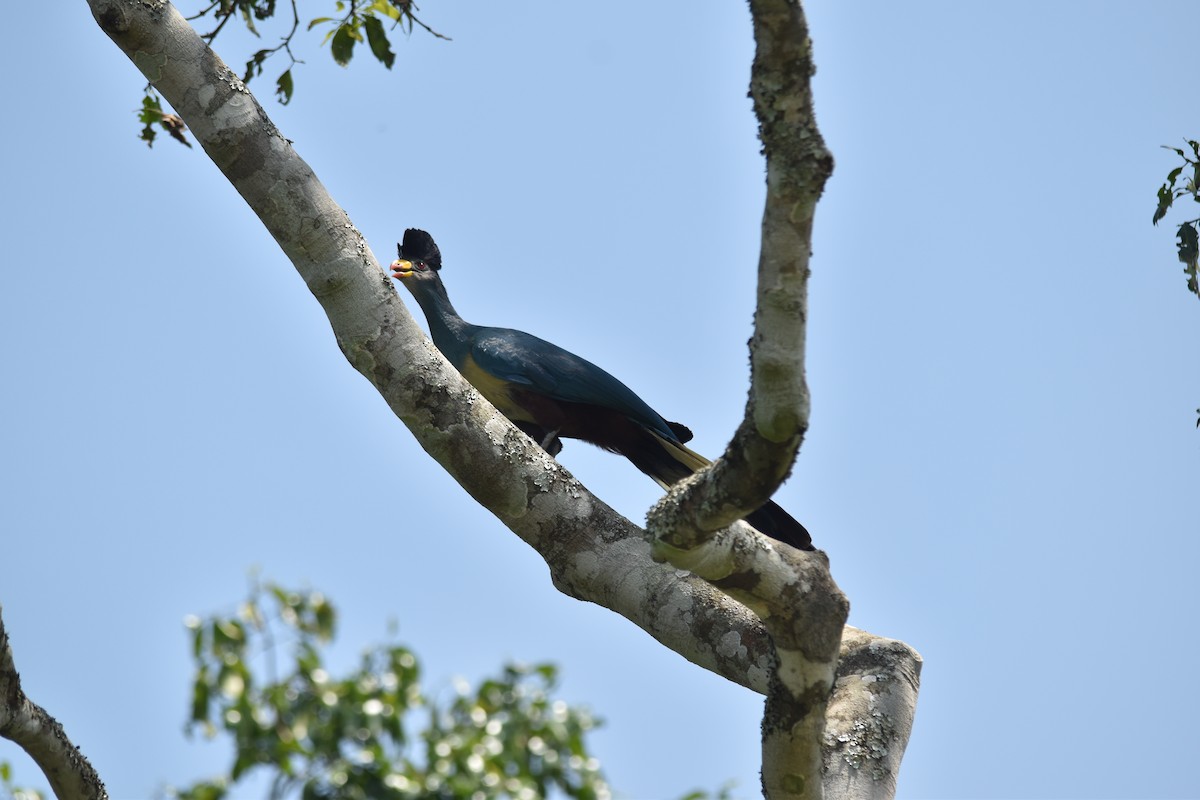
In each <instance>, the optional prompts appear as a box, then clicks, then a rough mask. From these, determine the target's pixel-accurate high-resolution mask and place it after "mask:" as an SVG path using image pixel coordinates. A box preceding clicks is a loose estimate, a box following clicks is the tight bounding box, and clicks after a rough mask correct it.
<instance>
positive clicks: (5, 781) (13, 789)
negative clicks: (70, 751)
mask: <svg viewBox="0 0 1200 800" xmlns="http://www.w3.org/2000/svg"><path fill="white" fill-rule="evenodd" d="M0 800H46V795H44V794H42V793H41V792H39V791H37V790H36V789H24V788H21V787H19V786H17V785H15V784H14V783H13V772H12V765H11V764H9V763H8V762H7V761H0Z"/></svg>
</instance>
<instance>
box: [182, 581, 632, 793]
mask: <svg viewBox="0 0 1200 800" xmlns="http://www.w3.org/2000/svg"><path fill="white" fill-rule="evenodd" d="M186 624H187V626H188V628H189V629H190V631H191V637H192V656H193V659H194V661H195V666H196V676H195V679H194V681H193V684H192V712H191V721H190V722H189V730H190V731H194V730H197V729H199V730H201V731H203V732H204V733H205V734H206V735H207V736H209V737H213V736H217V735H219V734H224V735H227V736H229V737H231V739H232V741H233V745H234V759H233V763H232V765H231V766H230V769H229V772H228V774H227V775H224V776H221V777H219V778H216V779H214V780H209V781H202V782H200V783H197V784H194V785H192V786H190V787H187V788H183V789H175V790H173V791H172V795H173V796H175V797H178V798H181V800H220V798H224V797H227V796H230V792H232V790H233V787H234V786H235V784H237V783H238V782H239V781H241V780H242V779H244V778H246V777H247V776H248V775H250V774H251V772H253V771H255V770H260V769H261V770H266V771H267V772H268V773H269V774H270V776H271V790H270V796H271V797H272V798H280V797H284V796H295V795H296V794H297V793H298V795H299V797H301V798H303V800H324V799H325V798H347V799H352V798H364V800H365V799H366V798H373V799H382V798H422V800H425V799H429V800H437V799H438V798H443V799H445V800H449V798H471V799H472V800H476V798H477V799H478V800H488V799H489V798H530V800H533V798H543V797H547V796H551V795H552V794H554V795H557V796H562V797H569V798H579V800H603V799H604V798H608V797H610V796H611V795H610V793H609V790H608V786H607V784H606V783H605V781H604V779H603V777H602V775H601V773H600V768H599V762H598V761H597V760H596V759H595V758H594V757H592V756H590V755H589V754H588V750H587V743H586V739H585V737H586V734H587V732H588V731H589V730H591V729H592V728H593V727H595V725H596V724H597V722H596V720H595V719H593V718H592V716H591V715H590V714H589V713H588V712H587V711H586V710H584V709H580V708H573V707H571V706H569V705H567V703H565V702H563V701H562V700H555V699H553V693H554V690H555V688H556V687H557V670H556V668H555V667H554V666H552V665H549V664H540V665H536V666H520V665H513V664H510V665H507V666H505V667H504V668H503V670H502V671H501V673H500V675H498V676H496V677H494V678H490V679H487V680H484V681H483V682H482V683H480V684H479V686H478V687H477V688H476V689H474V690H473V691H472V690H470V689H468V688H466V687H465V686H464V687H460V688H459V689H458V690H457V691H456V693H455V695H454V697H453V698H452V699H450V700H449V701H448V702H439V701H437V700H433V699H430V698H429V697H427V696H426V695H425V694H424V693H423V692H422V691H421V688H420V684H419V678H420V667H419V665H418V662H417V659H416V656H415V655H414V654H413V653H412V651H411V650H409V649H408V648H406V647H404V646H402V645H399V644H395V643H392V644H385V645H381V646H377V647H373V648H371V649H369V650H367V651H366V652H365V653H364V654H363V656H362V658H361V661H360V662H359V664H358V666H357V667H356V668H355V669H354V670H352V671H351V672H350V673H349V674H347V675H345V676H344V677H341V678H336V677H334V676H333V675H331V674H330V673H329V672H328V671H327V670H326V668H325V667H324V666H323V664H324V661H323V655H324V653H323V650H324V648H325V647H326V646H327V645H328V644H329V643H330V642H331V641H332V640H333V637H334V630H335V624H336V613H335V611H334V608H333V606H332V605H331V604H330V603H329V602H328V600H326V599H325V598H324V597H323V596H322V595H321V594H320V593H318V592H312V591H309V592H297V591H291V590H288V589H283V588H281V587H279V586H276V585H274V584H267V585H264V586H256V587H255V588H254V590H253V591H252V593H251V596H250V598H249V599H248V600H247V601H246V602H245V603H244V604H243V605H242V606H241V608H240V609H239V610H238V611H237V613H236V614H235V615H233V616H212V617H209V618H207V619H204V620H201V619H197V618H194V617H189V618H188V620H187V621H186ZM284 640H286V641H287V643H288V649H289V650H290V656H289V658H288V663H287V665H286V668H285V670H284V671H282V672H281V671H280V669H279V665H278V664H277V663H276V660H277V659H278V658H279V656H280V649H281V647H280V645H281V644H282V642H283V641H284ZM263 672H265V677H264V676H263V674H262V673H263ZM421 720H423V721H424V725H423V726H422V727H419V728H418V726H417V723H418V722H419V721H421Z"/></svg>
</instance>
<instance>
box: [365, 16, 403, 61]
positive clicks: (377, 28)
mask: <svg viewBox="0 0 1200 800" xmlns="http://www.w3.org/2000/svg"><path fill="white" fill-rule="evenodd" d="M363 25H364V27H365V28H366V29H367V41H368V42H369V43H370V45H371V52H372V53H374V54H375V58H377V59H379V60H380V61H381V62H382V63H383V65H384V66H385V67H387V68H388V69H391V68H392V64H393V63H395V61H396V54H395V53H393V52H392V48H391V44H390V43H389V42H388V38H387V33H385V32H384V30H383V23H382V22H380V21H379V17H375V16H369V17H366V18H365V19H364V20H363Z"/></svg>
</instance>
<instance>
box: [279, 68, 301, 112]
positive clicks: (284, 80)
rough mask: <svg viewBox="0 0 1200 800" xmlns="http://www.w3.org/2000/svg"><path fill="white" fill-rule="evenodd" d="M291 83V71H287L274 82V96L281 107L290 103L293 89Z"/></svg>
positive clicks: (293, 86)
mask: <svg viewBox="0 0 1200 800" xmlns="http://www.w3.org/2000/svg"><path fill="white" fill-rule="evenodd" d="M295 88H296V87H295V85H294V84H293V83H292V71H291V70H290V69H289V70H287V71H286V72H284V73H283V74H282V75H280V76H279V80H277V81H275V96H276V97H278V98H279V103H280V104H281V105H285V106H286V105H287V104H288V103H290V102H291V101H292V91H293V90H294V89H295Z"/></svg>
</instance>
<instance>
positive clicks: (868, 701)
mask: <svg viewBox="0 0 1200 800" xmlns="http://www.w3.org/2000/svg"><path fill="white" fill-rule="evenodd" d="M920 683H921V656H920V655H918V654H917V652H916V651H915V650H913V649H912V648H911V647H909V646H908V645H906V644H905V643H904V642H898V641H896V640H895V639H883V638H880V637H877V636H872V635H871V634H869V633H867V632H866V631H861V630H859V629H857V628H850V627H847V628H846V630H845V632H844V633H843V634H842V657H841V662H840V663H839V664H838V672H837V684H836V686H835V688H834V691H833V696H832V697H831V698H830V700H829V708H828V710H827V711H826V714H825V796H826V798H827V799H828V800H888V799H889V798H891V797H894V796H895V793H896V778H897V775H898V774H899V772H900V760H901V759H902V758H903V757H904V748H905V747H906V746H907V745H908V736H909V733H910V732H911V731H912V724H913V715H914V713H915V712H916V708H917V691H918V689H919V688H920Z"/></svg>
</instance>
